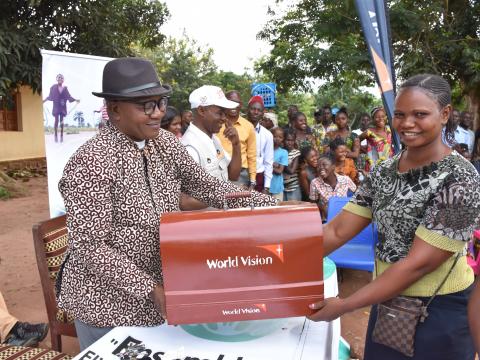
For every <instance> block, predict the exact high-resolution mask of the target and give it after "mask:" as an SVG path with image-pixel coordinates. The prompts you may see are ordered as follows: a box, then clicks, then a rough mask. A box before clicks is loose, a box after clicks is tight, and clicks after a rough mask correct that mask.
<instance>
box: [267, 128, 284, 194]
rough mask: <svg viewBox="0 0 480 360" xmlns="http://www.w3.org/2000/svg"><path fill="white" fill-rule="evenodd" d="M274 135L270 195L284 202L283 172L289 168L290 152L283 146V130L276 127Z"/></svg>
mask: <svg viewBox="0 0 480 360" xmlns="http://www.w3.org/2000/svg"><path fill="white" fill-rule="evenodd" d="M270 131H271V132H272V135H273V150H274V152H273V176H272V182H271V183H270V194H272V195H273V196H274V197H275V198H277V199H278V200H280V201H283V189H284V186H283V170H284V168H285V167H286V166H288V152H287V150H285V149H284V148H282V146H283V129H281V128H279V127H274V128H273V129H272V130H270Z"/></svg>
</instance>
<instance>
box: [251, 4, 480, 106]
mask: <svg viewBox="0 0 480 360" xmlns="http://www.w3.org/2000/svg"><path fill="white" fill-rule="evenodd" d="M281 1H282V0H277V2H281ZM389 6H390V20H391V30H392V44H393V53H394V55H395V57H394V63H395V69H396V75H397V78H400V79H406V78H407V77H409V76H411V75H413V74H417V73H421V72H434V73H438V74H441V75H443V76H445V77H446V78H448V79H449V80H450V82H451V84H452V85H455V84H456V83H458V84H459V85H460V88H461V93H460V95H465V94H469V95H470V99H471V101H472V102H476V101H478V98H479V97H480V39H479V37H480V30H479V29H480V2H479V1H471V0H456V1H436V0H392V1H390V2H389ZM271 13H272V14H273V18H272V19H270V21H269V22H268V24H267V25H266V26H265V27H264V29H263V30H262V31H261V32H260V33H259V37H260V38H261V39H264V40H267V41H268V42H269V43H270V44H271V45H272V47H273V48H272V50H271V53H270V55H269V57H268V58H266V59H264V61H262V62H261V63H260V64H257V70H259V71H264V72H265V73H267V74H269V76H270V77H271V78H272V80H274V81H276V82H277V83H278V84H279V87H280V89H281V90H282V91H286V90H288V89H309V88H310V84H309V83H308V82H307V81H306V79H308V78H321V79H325V80H326V81H328V82H336V81H337V80H338V79H344V80H346V81H348V82H349V83H351V84H352V85H353V86H354V87H356V88H359V87H360V86H367V85H372V84H373V81H374V77H373V72H372V67H371V65H370V62H369V58H368V56H369V55H368V51H367V49H366V45H365V41H364V38H363V35H362V33H361V27H360V22H359V19H358V16H357V12H356V8H355V6H354V1H353V0H346V1H335V0H321V1H318V0H300V1H299V2H298V3H297V4H296V5H294V6H292V7H290V9H289V10H288V11H287V12H286V13H285V14H283V15H282V16H277V15H276V14H275V13H274V12H273V11H271ZM455 101H456V102H457V103H458V101H459V99H458V98H457V99H455Z"/></svg>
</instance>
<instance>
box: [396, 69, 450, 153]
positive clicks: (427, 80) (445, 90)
mask: <svg viewBox="0 0 480 360" xmlns="http://www.w3.org/2000/svg"><path fill="white" fill-rule="evenodd" d="M410 87H417V88H419V89H421V90H422V91H423V92H424V93H425V94H426V95H427V96H429V97H430V98H431V99H433V100H434V101H436V102H437V103H438V105H439V107H440V108H441V109H442V108H444V107H445V106H447V105H450V104H451V103H452V90H451V88H450V85H449V84H448V82H447V81H446V80H445V79H444V78H442V77H441V76H438V75H433V74H420V75H415V76H412V77H411V78H409V79H408V80H407V81H405V82H404V83H403V84H402V85H401V86H400V91H399V93H400V92H401V91H402V90H404V89H405V88H410ZM445 140H446V142H447V143H448V144H449V145H453V144H454V143H455V127H454V124H453V119H452V113H451V112H450V117H449V118H448V122H447V125H446V126H445Z"/></svg>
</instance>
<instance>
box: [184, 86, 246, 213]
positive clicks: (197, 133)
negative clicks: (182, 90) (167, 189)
mask: <svg viewBox="0 0 480 360" xmlns="http://www.w3.org/2000/svg"><path fill="white" fill-rule="evenodd" d="M189 101H190V105H191V108H192V110H193V120H192V121H191V123H190V125H189V126H188V128H187V130H186V131H185V134H184V135H183V137H182V139H181V141H182V144H183V145H185V148H186V149H187V151H188V153H189V154H190V156H191V157H192V158H193V159H194V160H195V161H196V162H197V163H199V164H200V166H202V167H203V168H204V169H205V170H206V172H207V173H209V174H210V175H212V176H214V177H216V178H218V179H220V180H224V181H227V180H230V181H236V180H238V177H239V175H240V170H241V168H242V157H241V148H240V140H239V137H238V133H237V130H236V129H235V127H233V126H231V125H230V124H227V122H226V115H225V111H226V110H227V109H233V108H236V107H237V106H238V104H237V103H236V102H234V101H230V100H228V99H227V98H226V97H225V94H224V93H223V91H222V89H220V88H219V87H217V86H211V85H204V86H202V87H200V88H198V89H196V90H194V91H193V92H192V93H191V94H190V97H189ZM223 124H226V127H225V130H224V132H223V135H224V137H225V138H227V139H228V140H229V141H230V142H231V143H232V156H231V157H230V155H229V154H228V153H227V152H226V151H225V150H224V149H223V147H222V144H221V142H220V140H219V139H218V138H217V136H216V135H215V134H216V133H218V132H219V131H220V128H221V127H222V125H223ZM180 207H181V209H182V210H196V209H201V208H205V207H206V205H204V204H203V203H201V202H199V201H197V200H195V199H193V198H191V197H187V196H185V195H182V199H181V202H180Z"/></svg>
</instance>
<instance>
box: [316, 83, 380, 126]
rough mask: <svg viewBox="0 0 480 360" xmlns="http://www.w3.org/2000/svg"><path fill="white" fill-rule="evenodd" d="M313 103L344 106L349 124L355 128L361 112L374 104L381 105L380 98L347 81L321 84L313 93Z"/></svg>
mask: <svg viewBox="0 0 480 360" xmlns="http://www.w3.org/2000/svg"><path fill="white" fill-rule="evenodd" d="M315 103H316V104H318V105H319V106H318V107H319V108H320V107H322V106H323V105H330V106H331V107H337V108H341V107H346V108H347V111H348V116H349V120H350V125H351V127H352V128H353V129H355V128H357V127H359V123H358V121H359V120H360V117H361V114H362V113H364V112H366V113H370V111H371V110H372V109H373V108H374V107H375V106H378V105H381V100H380V99H379V98H377V97H375V96H374V95H373V94H371V93H369V92H368V91H362V90H360V89H356V88H354V87H352V86H350V85H349V84H348V82H336V83H326V84H324V85H323V86H321V87H320V88H319V90H318V92H317V93H316V94H315Z"/></svg>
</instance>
